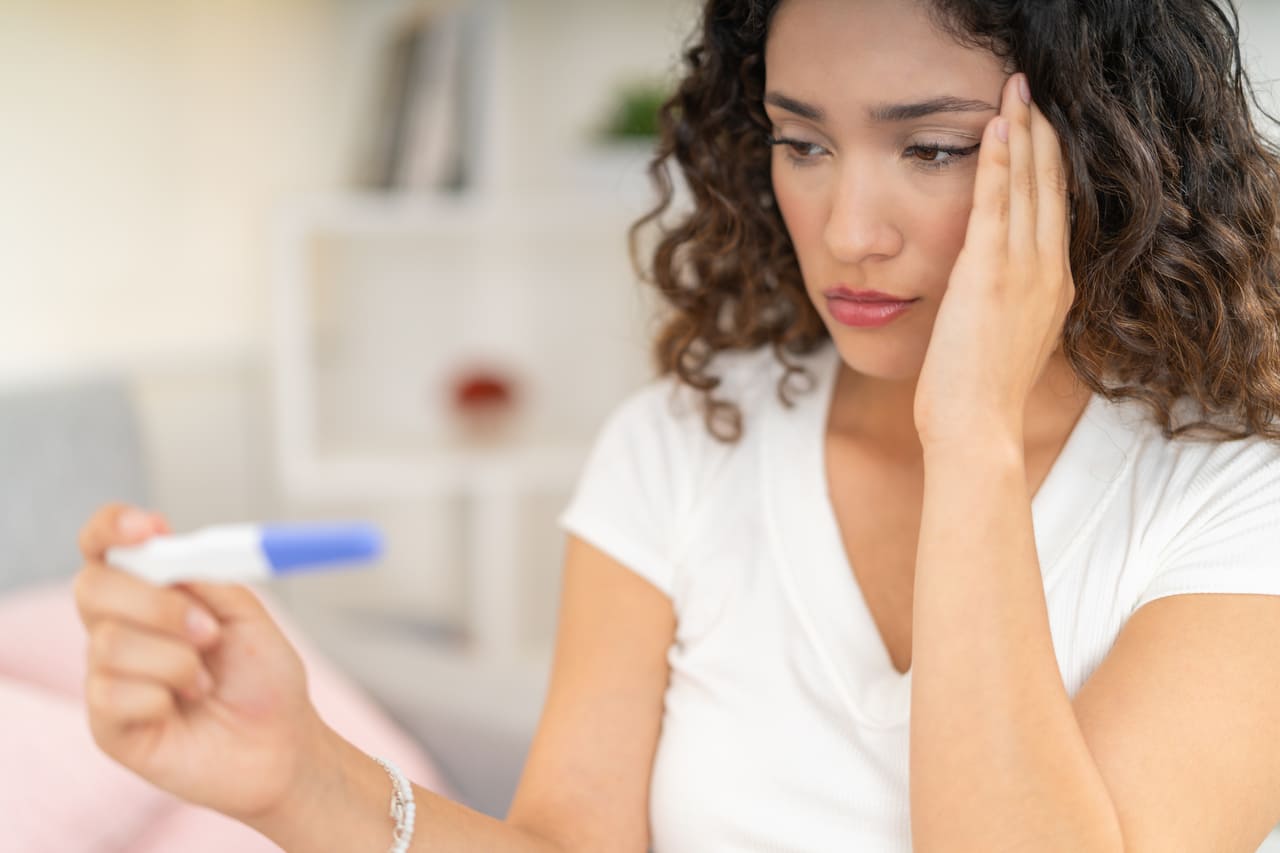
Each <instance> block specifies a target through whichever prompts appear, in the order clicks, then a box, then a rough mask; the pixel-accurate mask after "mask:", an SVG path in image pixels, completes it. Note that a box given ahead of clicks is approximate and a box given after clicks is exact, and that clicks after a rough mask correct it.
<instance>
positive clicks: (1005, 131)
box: [996, 118, 1009, 142]
mask: <svg viewBox="0 0 1280 853" xmlns="http://www.w3.org/2000/svg"><path fill="white" fill-rule="evenodd" d="M996 137H997V138H998V139H999V140H1000V141H1001V142H1008V141H1009V120H1008V119H1007V118H998V119H996Z"/></svg>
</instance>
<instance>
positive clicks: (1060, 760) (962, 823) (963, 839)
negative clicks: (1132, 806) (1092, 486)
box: [910, 439, 1122, 853]
mask: <svg viewBox="0 0 1280 853" xmlns="http://www.w3.org/2000/svg"><path fill="white" fill-rule="evenodd" d="M925 457H926V458H925V494H924V505H923V513H922V517H921V526H920V542H919V547H918V551H917V559H916V577H915V593H914V615H913V621H912V685H911V703H912V704H911V730H910V739H911V741H910V742H911V752H910V754H911V759H910V765H911V766H910V774H911V775H910V778H911V827H912V836H913V841H914V848H915V850H916V851H917V853H933V851H944V850H945V851H948V853H955V851H983V852H984V853H991V851H1004V850H1027V851H1030V850H1035V851H1046V852H1047V851H1057V850H1061V851H1073V853H1094V851H1096V852H1097V853H1119V851H1121V849H1122V841H1121V835H1120V830H1119V823H1118V820H1117V818H1116V815H1115V810H1114V807H1113V805H1112V803H1111V800H1110V796H1109V795H1108V793H1107V790H1106V787H1105V785H1104V783H1103V780H1102V777H1101V774H1100V773H1099V771H1098V768H1097V765H1096V764H1095V763H1094V761H1093V758H1092V756H1091V755H1090V753H1089V750H1088V747H1087V745H1086V744H1085V741H1084V738H1083V736H1082V734H1081V732H1080V729H1079V726H1078V724H1077V721H1076V718H1075V714H1074V712H1073V710H1072V707H1071V701H1070V697H1068V695H1067V692H1066V688H1065V686H1064V685H1063V683H1062V678H1061V675H1060V673H1059V670H1058V664H1057V660H1056V657H1055V654H1054V649H1053V643H1052V640H1051V636H1050V632H1049V619H1048V612H1047V609H1046V605H1045V598H1044V586H1043V583H1042V581H1041V575H1040V565H1039V560H1038V558H1037V555H1036V548H1035V538H1034V533H1033V527H1032V519H1031V502H1030V495H1029V491H1028V485H1027V480H1026V465H1025V461H1024V458H1023V451H1022V447H1021V444H1020V443H1019V442H1014V441H1012V440H1001V439H988V440H985V441H981V442H976V443H970V444H968V445H966V446H964V447H946V448H938V447H929V448H926V453H925Z"/></svg>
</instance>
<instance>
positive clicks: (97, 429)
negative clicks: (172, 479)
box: [0, 378, 147, 591]
mask: <svg viewBox="0 0 1280 853" xmlns="http://www.w3.org/2000/svg"><path fill="white" fill-rule="evenodd" d="M146 499H147V489H146V472H145V470H144V465H143V456H142V448H141V437H140V435H139V430H138V422H137V416H136V414H135V411H134V405H133V400H132V397H131V395H130V392H129V387H128V385H127V383H126V382H125V381H123V380H122V379H115V378H89V379H77V380H61V381H58V382H54V383H47V384H44V385H40V386H32V387H23V388H9V389H3V390H0V591H3V590H6V589H12V588H14V587H18V586H23V585H26V584H30V583H35V582H39V581H46V580H52V579H55V578H65V577H68V576H70V575H71V574H74V573H75V572H76V571H77V570H78V569H79V566H80V555H79V551H78V550H77V548H76V536H77V534H78V533H79V531H80V528H81V527H82V526H83V524H84V522H85V521H86V520H87V519H88V517H89V515H90V514H91V513H92V512H93V510H94V509H96V508H97V507H99V506H101V505H102V504H104V503H106V502H108V501H113V500H120V501H128V502H132V503H138V504H143V505H145V504H146Z"/></svg>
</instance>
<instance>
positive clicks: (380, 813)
mask: <svg viewBox="0 0 1280 853" xmlns="http://www.w3.org/2000/svg"><path fill="white" fill-rule="evenodd" d="M327 747H328V749H329V750H330V754H329V755H328V756H321V757H318V760H317V761H316V767H317V770H316V771H315V772H314V773H313V774H311V776H312V778H311V779H310V780H309V782H308V784H307V786H306V790H305V792H303V793H302V794H301V795H300V796H296V797H294V798H292V801H291V802H290V803H289V804H287V805H285V806H284V807H282V808H281V809H279V810H276V811H275V812H273V813H272V814H269V815H264V816H262V817H261V818H260V819H256V820H249V821H246V822H247V823H248V824H249V825H250V826H252V827H253V828H254V829H257V830H258V831H259V832H261V833H262V834H264V835H266V836H267V837H268V838H270V839H271V840H272V841H274V842H275V843H276V844H278V845H280V847H281V848H282V849H283V850H286V851H288V853H329V851H333V850H349V851H353V853H355V851H368V853H383V851H386V850H388V849H389V848H390V846H391V841H392V829H393V827H394V823H393V821H392V819H391V817H390V816H389V814H388V809H389V807H390V803H391V793H392V784H391V780H390V778H389V777H388V776H387V773H386V771H384V770H383V769H382V767H380V766H379V765H378V764H377V762H375V761H374V760H373V759H372V758H371V757H370V756H368V755H366V754H365V753H364V752H362V751H361V750H359V749H357V748H356V747H355V746H353V745H352V744H351V743H349V742H347V741H346V740H344V739H342V738H340V737H338V736H336V735H335V736H333V737H332V738H330V739H329V741H328V742H327ZM413 795H414V800H415V806H416V812H417V819H416V827H415V830H414V833H413V843H412V844H410V846H409V853H427V851H430V853H455V851H456V853H470V851H484V853H564V851H563V850H562V849H561V848H560V847H559V846H558V845H556V844H554V843H552V842H550V841H548V840H545V839H541V838H538V837H536V836H534V835H532V834H529V833H527V832H525V831H523V830H520V829H517V828H516V827H513V826H510V825H508V824H506V823H504V822H503V821H501V820H498V819H496V818H493V817H490V816H488V815H486V814H482V813H480V812H477V811H474V810H472V809H469V808H467V807H466V806H462V805H459V804H458V803H455V802H453V801H451V800H449V799H446V798H445V797H441V796H440V795H438V794H435V793H432V792H431V791H428V790H426V789H425V788H422V787H420V786H418V785H414V786H413Z"/></svg>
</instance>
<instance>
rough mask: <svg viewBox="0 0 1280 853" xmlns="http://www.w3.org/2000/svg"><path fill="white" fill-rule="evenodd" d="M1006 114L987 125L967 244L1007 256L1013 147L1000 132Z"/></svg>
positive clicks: (966, 236) (983, 135)
mask: <svg viewBox="0 0 1280 853" xmlns="http://www.w3.org/2000/svg"><path fill="white" fill-rule="evenodd" d="M1007 121H1008V119H1006V118H1005V117H1004V116H1003V115H997V116H996V117H995V118H993V119H991V121H989V122H987V127H986V130H984V131H983V134H982V144H981V145H980V146H979V148H978V169H977V175H976V177H975V178H974V183H973V209H972V210H971V211H970V212H969V225H968V227H967V229H966V231H965V240H964V245H965V246H966V247H969V246H985V247H988V248H989V250H990V251H993V252H996V253H998V254H999V255H1000V256H1003V255H1004V253H1005V249H1006V246H1007V245H1008V242H1009V144H1008V143H1007V142H1006V141H1005V140H1003V139H1001V138H1000V136H999V135H998V131H999V130H1000V126H1001V123H1002V122H1007Z"/></svg>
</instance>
